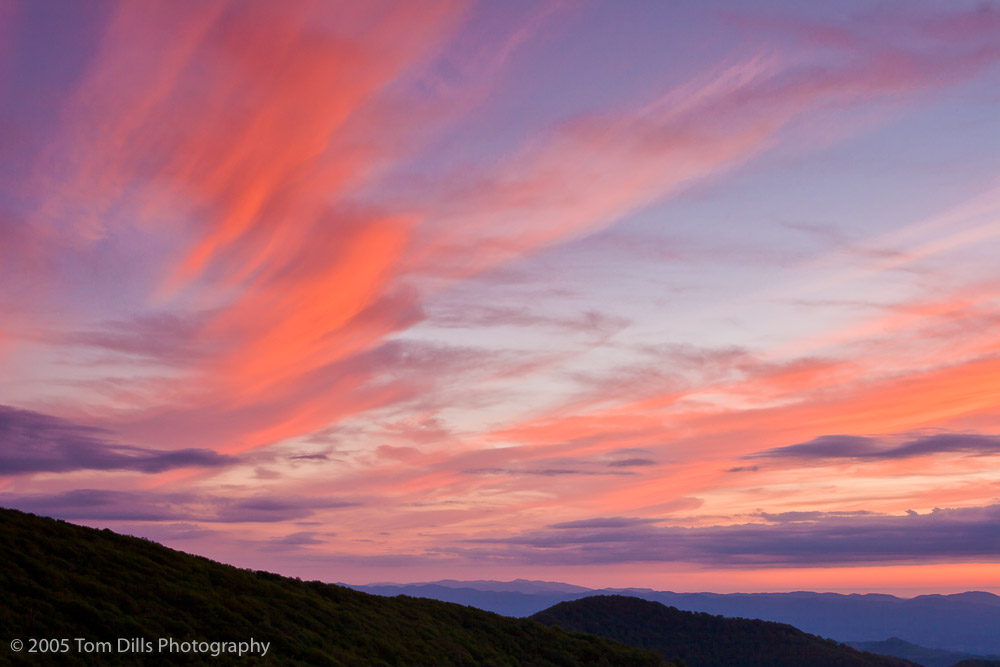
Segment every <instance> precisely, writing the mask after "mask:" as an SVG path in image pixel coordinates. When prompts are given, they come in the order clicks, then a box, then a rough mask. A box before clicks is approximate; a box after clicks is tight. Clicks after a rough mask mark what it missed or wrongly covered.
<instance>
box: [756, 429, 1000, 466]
mask: <svg viewBox="0 0 1000 667" xmlns="http://www.w3.org/2000/svg"><path fill="white" fill-rule="evenodd" d="M897 437H898V436H897ZM943 453H961V454H972V455H979V456H986V455H990V454H1000V436H997V435H982V434H978V433H937V434H935V435H929V436H922V437H918V438H913V439H910V440H906V441H904V442H903V443H901V444H898V445H892V444H888V443H887V442H886V441H885V440H883V439H879V438H871V437H863V436H857V435H822V436H820V437H818V438H814V439H812V440H810V441H808V442H803V443H799V444H796V445H788V446H787V447H776V448H774V449H766V450H764V451H762V452H757V453H755V454H751V455H749V456H746V457H744V458H747V459H754V458H772V459H803V460H810V459H819V460H822V459H854V460H864V461H884V460H892V459H906V458H912V457H915V456H927V455H930V454H943Z"/></svg>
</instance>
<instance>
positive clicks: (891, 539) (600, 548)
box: [455, 505, 1000, 567]
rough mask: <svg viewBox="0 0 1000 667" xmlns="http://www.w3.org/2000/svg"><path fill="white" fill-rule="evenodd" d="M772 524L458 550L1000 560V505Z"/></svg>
mask: <svg viewBox="0 0 1000 667" xmlns="http://www.w3.org/2000/svg"><path fill="white" fill-rule="evenodd" d="M793 514H794V513H793ZM771 519H772V520H774V522H773V523H768V524H740V525H731V526H713V527H705V528H674V527H663V528H658V527H651V526H647V527H642V526H641V525H637V524H638V522H629V521H623V522H613V521H612V522H608V523H605V524H602V522H601V521H600V520H597V521H595V522H593V523H588V522H586V521H581V522H579V523H578V525H576V526H570V525H561V526H558V527H555V526H554V527H553V528H558V529H556V530H548V531H537V532H530V533H525V534H522V535H517V536H513V537H501V538H481V539H473V540H467V542H468V543H469V544H474V545H477V546H474V547H471V548H468V550H466V549H465V548H456V549H455V553H456V554H460V555H462V556H464V557H465V558H481V559H484V561H486V562H490V563H502V562H520V563H530V564H547V565H556V564H561V565H583V564H604V565H612V564H623V563H636V562H662V563H670V562H679V561H684V562H694V563H704V564H709V565H713V566H716V567H737V566H754V565H770V566H784V567H808V566H819V565H827V566H828V565H837V564H851V563H854V564H861V563H899V562H929V561H936V560H956V559H959V560H961V559H987V560H995V559H996V558H997V551H996V545H997V533H996V522H997V520H998V519H1000V505H991V506H988V507H971V508H961V509H940V510H935V511H934V512H931V513H929V514H907V515H904V516H885V515H877V514H872V513H867V512H860V511H859V512H843V513H805V514H804V515H800V516H797V517H795V516H792V517H787V516H780V515H779V516H772V517H771ZM486 545H489V546H486Z"/></svg>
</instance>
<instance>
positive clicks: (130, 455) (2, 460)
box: [0, 405, 239, 475]
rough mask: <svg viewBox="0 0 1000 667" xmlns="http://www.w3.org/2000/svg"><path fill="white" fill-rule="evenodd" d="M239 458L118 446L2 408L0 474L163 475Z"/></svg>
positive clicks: (96, 432) (107, 437)
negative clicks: (126, 472) (114, 472)
mask: <svg viewBox="0 0 1000 667" xmlns="http://www.w3.org/2000/svg"><path fill="white" fill-rule="evenodd" d="M238 462H239V459H237V458H235V457H232V456H226V455H224V454H219V453H217V452H216V451H215V450H212V449H175V450H159V449H146V448H142V447H133V446H129V445H123V444H120V443H117V442H115V441H114V440H113V439H112V438H111V434H110V433H108V432H107V431H105V430H103V429H99V428H95V427H92V426H84V425H81V424H75V423H73V422H71V421H67V420H65V419H60V418H58V417H53V416H50V415H43V414H40V413H38V412H31V411H29V410H19V409H17V408H12V407H10V406H5V405H0V474H3V475H24V474H29V473H36V472H56V473H62V472H72V471H75V470H131V471H135V472H141V473H160V472H164V471H166V470H173V469H175V468H218V467H222V466H231V465H234V464H236V463H238Z"/></svg>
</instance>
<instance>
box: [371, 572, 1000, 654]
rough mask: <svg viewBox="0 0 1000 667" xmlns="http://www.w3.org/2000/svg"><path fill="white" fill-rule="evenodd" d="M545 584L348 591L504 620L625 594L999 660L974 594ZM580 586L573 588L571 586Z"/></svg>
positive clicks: (999, 617)
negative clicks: (421, 600) (445, 605)
mask: <svg viewBox="0 0 1000 667" xmlns="http://www.w3.org/2000/svg"><path fill="white" fill-rule="evenodd" d="M558 586H568V584H557V583H552V582H537V581H531V582H489V581H476V582H456V581H447V582H427V583H419V584H380V585H371V586H352V588H355V589H356V590H361V591H365V592H368V593H375V594H378V595H390V596H392V595H400V594H403V595H411V596H415V597H428V598H433V599H435V600H445V601H448V602H457V603H460V604H465V605H471V606H473V607H478V608H480V609H486V610H489V611H494V612H497V613H499V614H504V615H506V616H530V615H532V614H534V613H537V612H539V611H541V610H543V609H546V608H548V607H551V606H552V605H554V604H558V603H559V602H566V601H570V600H577V599H580V598H583V597H587V596H591V595H614V594H622V595H630V596H634V597H638V598H642V599H645V600H651V601H655V602H662V603H663V604H665V605H667V606H672V607H676V608H678V609H682V610H686V611H700V612H706V613H709V614H717V615H721V616H728V617H741V618H757V619H763V620H767V621H776V622H780V623H787V624H789V625H793V626H795V627H796V628H799V629H800V630H803V631H805V632H808V633H811V634H815V635H820V636H822V637H830V638H832V639H836V640H837V641H840V642H878V641H885V640H887V639H888V638H890V637H895V638H898V639H901V640H903V641H906V642H909V643H912V644H916V645H919V646H927V647H933V648H936V649H942V650H945V651H951V652H958V653H966V654H974V655H979V656H983V655H988V654H1000V630H998V629H1000V596H997V595H993V594H992V593H985V592H981V591H972V592H967V593H958V594H955V595H920V596H917V597H915V598H898V597H895V596H892V595H880V594H867V595H860V594H850V595H843V594H839V593H811V592H796V593H731V594H720V593H673V592H669V591H655V590H652V589H647V588H624V589H620V588H616V589H589V590H588V589H584V590H571V591H566V592H563V591H560V590H559V589H558V588H557V587H558ZM575 588H580V587H575Z"/></svg>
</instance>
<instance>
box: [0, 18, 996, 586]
mask: <svg viewBox="0 0 1000 667" xmlns="http://www.w3.org/2000/svg"><path fill="white" fill-rule="evenodd" d="M0 91H2V94H0V505H2V506H4V507H12V508H17V509H21V510H25V511H30V512H34V513H38V514H42V515H46V516H52V517H57V518H62V519H66V520H69V521H72V522H75V523H80V524H85V525H89V526H95V527H101V528H105V527H106V528H110V529H112V530H115V531H119V532H124V533H128V534H132V535H138V536H143V537H147V538H150V539H154V540H157V541H159V542H162V543H163V544H166V545H168V546H170V547H173V548H176V549H181V550H183V551H187V552H191V553H197V554H201V555H205V556H208V557H210V558H213V559H216V560H219V561H222V562H225V563H231V564H234V565H238V566H240V567H249V568H254V569H266V570H270V571H275V572H279V573H281V574H285V575H290V576H299V577H302V578H308V579H320V580H323V581H331V582H348V583H357V584H360V583H368V582H375V581H394V582H413V581H428V580H435V579H442V578H451V579H501V580H508V579H514V578H526V579H545V580H554V581H565V582H569V583H574V584H579V585H584V586H591V587H603V586H619V587H624V586H641V587H648V588H657V589H661V590H675V591H704V590H712V591H717V592H731V591H782V590H829V591H857V592H870V591H883V592H889V593H894V594H898V595H916V594H920V593H931V592H958V591H963V590H988V591H993V592H996V593H1000V337H998V331H1000V263H998V261H997V258H998V257H1000V114H998V113H997V110H998V109H1000V5H997V4H995V3H990V2H985V3H984V2H979V1H976V2H963V1H961V0H959V1H954V2H953V1H948V2H937V3H935V2H911V1H906V2H903V1H894V2H837V3H801V2H794V1H791V0H789V1H787V2H782V1H778V0H773V1H769V2H764V1H762V2H753V3H747V2H695V1H685V0H678V1H675V2H652V1H643V0H636V1H635V2H629V3H618V2H599V1H582V0H581V1H576V0H573V1H564V2H553V3H547V2H503V3H491V2H483V3H465V2H452V1H450V0H443V1H438V0H427V1H426V2H423V1H422V2H398V3H391V2H365V3H356V2H343V3H334V2H306V1H304V2H296V3H279V2H253V1H246V2H219V1H214V0H208V1H206V2H198V3H177V2H144V3H135V2H120V3H118V2H110V1H106V0H100V1H97V2H88V3H72V2H63V1H60V0H41V1H32V2H16V1H13V0H0Z"/></svg>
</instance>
